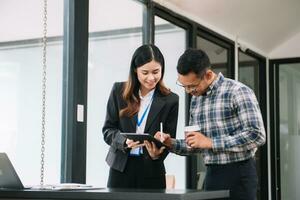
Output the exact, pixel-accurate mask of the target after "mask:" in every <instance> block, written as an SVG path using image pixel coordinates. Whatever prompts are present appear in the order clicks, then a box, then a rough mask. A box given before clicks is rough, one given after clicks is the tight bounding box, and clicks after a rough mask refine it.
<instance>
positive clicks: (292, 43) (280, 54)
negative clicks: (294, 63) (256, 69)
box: [269, 32, 300, 59]
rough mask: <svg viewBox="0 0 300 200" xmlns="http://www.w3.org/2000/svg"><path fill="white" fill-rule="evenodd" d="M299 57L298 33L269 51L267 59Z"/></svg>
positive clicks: (299, 38)
mask: <svg viewBox="0 0 300 200" xmlns="http://www.w3.org/2000/svg"><path fill="white" fill-rule="evenodd" d="M292 57H300V32H299V33H297V34H296V35H294V36H293V37H291V38H290V39H289V40H287V41H286V42H284V43H282V44H281V45H280V46H278V47H277V48H276V49H274V50H273V51H271V53H270V54H269V58H271V59H275V58H292Z"/></svg>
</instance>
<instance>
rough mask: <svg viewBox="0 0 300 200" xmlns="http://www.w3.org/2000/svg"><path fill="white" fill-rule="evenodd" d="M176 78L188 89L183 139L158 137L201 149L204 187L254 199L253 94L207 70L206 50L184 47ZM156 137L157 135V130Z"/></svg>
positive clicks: (182, 148) (183, 149) (257, 136)
mask: <svg viewBox="0 0 300 200" xmlns="http://www.w3.org/2000/svg"><path fill="white" fill-rule="evenodd" d="M177 72H178V80H177V84H178V85H180V86H182V87H184V89H185V91H186V92H187V93H189V94H191V95H192V99H191V103H190V121H189V125H198V126H199V129H200V130H199V131H197V132H189V133H188V134H187V135H186V139H185V140H175V139H172V138H171V137H170V136H169V135H168V134H163V138H162V141H163V142H164V143H165V144H166V145H167V146H169V148H170V151H171V152H174V153H176V154H179V155H189V154H193V153H199V152H200V153H202V155H203V158H204V163H205V165H206V166H207V173H206V177H205V182H204V189H205V190H220V189H229V190H230V196H231V199H251V200H253V199H256V190H257V174H256V165H255V160H254V156H255V152H256V150H257V147H259V146H261V145H263V144H264V143H265V129H264V124H263V120H262V116H261V112H260V108H259V105H258V102H257V99H256V97H255V95H254V93H253V91H252V90H251V89H250V88H248V87H247V86H245V85H244V84H242V83H240V82H238V81H235V80H231V79H227V78H224V76H223V75H222V74H221V73H219V74H216V73H214V72H213V71H212V69H211V66H210V61H209V58H208V56H207V54H206V53H205V52H204V51H202V50H196V49H189V50H186V51H185V52H184V54H183V55H182V56H181V57H180V58H179V60H178V65H177ZM155 136H156V138H157V139H159V138H160V133H157V134H156V135H155Z"/></svg>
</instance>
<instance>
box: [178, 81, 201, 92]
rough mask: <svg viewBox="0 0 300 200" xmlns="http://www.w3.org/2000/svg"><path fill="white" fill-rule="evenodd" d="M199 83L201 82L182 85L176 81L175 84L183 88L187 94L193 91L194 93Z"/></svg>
mask: <svg viewBox="0 0 300 200" xmlns="http://www.w3.org/2000/svg"><path fill="white" fill-rule="evenodd" d="M200 83H201V80H200V81H199V83H196V84H191V85H183V84H182V83H180V82H179V81H178V80H177V81H176V84H177V85H179V86H180V87H183V88H184V89H185V91H187V92H194V91H196V90H197V87H198V86H199V85H200Z"/></svg>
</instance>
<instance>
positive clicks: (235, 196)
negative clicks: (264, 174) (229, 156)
mask: <svg viewBox="0 0 300 200" xmlns="http://www.w3.org/2000/svg"><path fill="white" fill-rule="evenodd" d="M204 189H205V190H222V189H226V190H228V189H229V190H230V199H232V200H242V199H243V200H255V199H256V192H257V173H256V162H255V160H254V159H253V158H250V159H249V160H245V161H241V162H235V163H230V164H225V165H207V173H206V177H205V182H204Z"/></svg>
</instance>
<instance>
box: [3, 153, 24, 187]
mask: <svg viewBox="0 0 300 200" xmlns="http://www.w3.org/2000/svg"><path fill="white" fill-rule="evenodd" d="M2 188H5V189H24V186H23V184H22V182H21V180H20V178H19V176H18V174H17V173H16V171H15V169H14V167H13V165H12V163H11V162H10V160H9V158H8V156H7V155H6V153H0V189H2Z"/></svg>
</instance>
